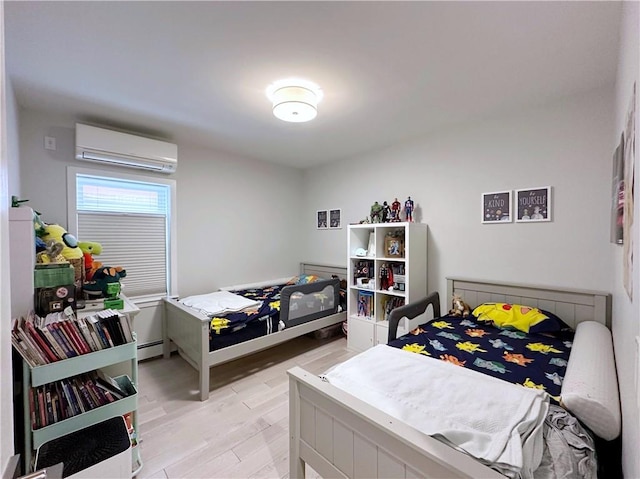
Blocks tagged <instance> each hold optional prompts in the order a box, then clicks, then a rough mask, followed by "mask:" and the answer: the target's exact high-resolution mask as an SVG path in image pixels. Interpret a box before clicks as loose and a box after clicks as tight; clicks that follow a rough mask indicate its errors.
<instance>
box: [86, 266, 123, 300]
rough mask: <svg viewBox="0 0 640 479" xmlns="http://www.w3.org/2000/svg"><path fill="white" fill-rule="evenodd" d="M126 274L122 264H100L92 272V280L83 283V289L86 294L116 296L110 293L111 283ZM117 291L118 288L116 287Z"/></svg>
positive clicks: (118, 280) (114, 282) (116, 281)
mask: <svg viewBox="0 0 640 479" xmlns="http://www.w3.org/2000/svg"><path fill="white" fill-rule="evenodd" d="M126 276H127V271H126V270H124V269H122V266H112V267H109V266H102V267H100V268H98V269H97V270H96V272H95V273H94V274H93V281H90V282H88V283H85V284H84V291H85V293H87V295H88V296H93V297H105V298H109V297H112V296H117V293H116V294H115V295H114V294H112V291H113V287H112V285H114V284H116V283H117V284H118V285H119V283H120V279H122V278H124V277H126ZM117 289H118V291H119V288H117Z"/></svg>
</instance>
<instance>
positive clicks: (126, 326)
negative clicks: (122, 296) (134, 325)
mask: <svg viewBox="0 0 640 479" xmlns="http://www.w3.org/2000/svg"><path fill="white" fill-rule="evenodd" d="M118 317H119V319H120V323H121V324H122V330H123V331H124V336H125V339H126V341H127V343H130V342H132V341H133V333H132V331H133V330H132V329H131V323H130V322H129V316H128V315H126V314H120V315H119V316H118Z"/></svg>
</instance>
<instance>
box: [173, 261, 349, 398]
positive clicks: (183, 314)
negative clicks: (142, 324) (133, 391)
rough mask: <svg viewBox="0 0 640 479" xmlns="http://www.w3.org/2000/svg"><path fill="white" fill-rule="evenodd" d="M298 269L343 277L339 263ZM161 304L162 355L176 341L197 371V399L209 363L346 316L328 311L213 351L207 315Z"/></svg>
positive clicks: (205, 385)
mask: <svg viewBox="0 0 640 479" xmlns="http://www.w3.org/2000/svg"><path fill="white" fill-rule="evenodd" d="M300 273H301V274H315V275H317V276H320V277H322V278H327V279H329V278H331V276H332V275H336V276H338V277H339V278H341V279H343V278H345V276H346V274H347V271H346V268H345V267H343V266H325V265H319V264H312V263H302V264H301V265H300ZM292 276H293V275H292ZM255 284H257V283H254V285H255ZM271 284H275V283H271ZM164 304H165V310H164V315H163V355H164V357H165V358H168V357H169V356H170V354H171V348H172V344H171V343H173V344H175V345H176V347H177V349H178V353H179V354H180V355H181V356H182V357H183V358H184V359H185V360H186V361H187V362H188V363H189V364H191V366H193V367H194V368H195V369H196V371H198V373H199V377H200V380H199V386H200V400H201V401H206V400H207V399H208V398H209V369H210V368H211V367H213V366H216V365H218V364H222V363H226V362H229V361H232V360H234V359H238V358H240V357H242V356H246V355H249V354H252V353H255V352H258V351H261V350H263V349H267V348H270V347H271V346H275V345H277V344H280V343H283V342H285V341H288V340H290V339H293V338H297V337H298V336H301V335H303V334H306V333H310V332H313V331H316V330H318V329H321V328H324V327H327V326H331V325H333V324H336V323H340V322H342V321H344V320H345V319H346V314H347V313H346V312H340V313H337V314H332V315H329V316H325V317H323V318H319V319H315V320H313V321H309V322H308V323H304V324H301V325H298V326H293V327H290V328H286V329H284V330H282V331H278V332H275V333H272V334H268V335H266V336H262V337H259V338H255V339H251V340H249V341H245V342H243V343H239V344H234V345H232V346H228V347H226V348H222V349H218V350H216V351H209V329H210V326H209V318H208V317H207V316H206V315H204V314H202V313H199V312H197V311H195V310H193V309H191V308H189V307H188V306H184V305H183V304H181V303H180V302H179V301H178V300H177V299H174V298H165V300H164Z"/></svg>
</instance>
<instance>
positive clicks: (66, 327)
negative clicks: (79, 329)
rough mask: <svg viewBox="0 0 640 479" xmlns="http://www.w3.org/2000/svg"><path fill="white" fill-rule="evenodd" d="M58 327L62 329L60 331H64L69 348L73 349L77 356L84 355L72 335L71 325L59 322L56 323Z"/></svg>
mask: <svg viewBox="0 0 640 479" xmlns="http://www.w3.org/2000/svg"><path fill="white" fill-rule="evenodd" d="M58 324H59V325H60V328H61V329H62V331H64V333H65V335H66V337H67V339H68V340H69V342H70V344H71V347H73V350H74V351H75V352H76V353H77V354H78V355H80V354H84V348H83V347H82V345H81V344H80V343H78V340H77V338H76V336H75V334H73V328H72V327H71V325H70V324H69V321H66V320H65V321H60V322H59V323H58Z"/></svg>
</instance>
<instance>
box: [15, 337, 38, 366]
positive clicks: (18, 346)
mask: <svg viewBox="0 0 640 479" xmlns="http://www.w3.org/2000/svg"><path fill="white" fill-rule="evenodd" d="M11 344H12V345H13V347H14V349H15V350H16V351H18V353H19V354H20V356H22V359H23V360H24V361H25V362H26V363H27V364H28V365H29V367H31V368H33V367H35V366H36V363H35V362H34V360H33V358H32V357H31V355H30V353H29V350H28V349H27V347H26V346H25V344H24V343H23V342H22V341H21V340H20V339H18V338H17V337H15V336H11Z"/></svg>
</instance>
